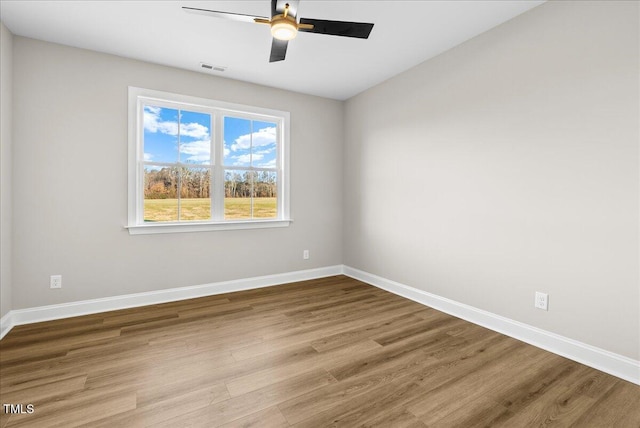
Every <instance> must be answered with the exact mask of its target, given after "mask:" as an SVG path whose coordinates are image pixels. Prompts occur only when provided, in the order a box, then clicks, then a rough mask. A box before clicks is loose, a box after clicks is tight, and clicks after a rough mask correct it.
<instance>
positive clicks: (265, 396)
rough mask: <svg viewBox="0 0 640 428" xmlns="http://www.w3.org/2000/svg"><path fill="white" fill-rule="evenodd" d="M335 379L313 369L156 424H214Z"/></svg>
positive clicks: (216, 424)
mask: <svg viewBox="0 0 640 428" xmlns="http://www.w3.org/2000/svg"><path fill="white" fill-rule="evenodd" d="M335 382H336V380H335V379H334V378H333V377H332V376H331V375H330V374H328V373H327V372H326V371H324V370H313V371H311V372H308V373H304V374H302V375H299V376H296V377H294V378H291V379H287V380H284V381H282V382H278V383H276V384H273V385H269V386H267V387H264V388H260V389H258V390H256V391H252V392H249V393H247V394H244V395H242V396H240V397H231V398H229V399H228V400H226V401H223V402H221V403H216V404H212V405H211V406H207V407H205V408H203V409H199V410H196V411H194V412H190V413H187V414H185V415H181V416H179V417H177V418H175V419H169V420H167V421H165V422H163V423H162V424H159V425H158V426H167V427H175V426H177V425H180V426H187V427H188V426H193V427H204V426H210V427H217V426H220V425H224V424H226V423H228V422H231V421H235V420H237V419H240V418H243V417H245V416H248V415H251V414H253V413H255V412H256V411H259V410H264V409H267V408H269V407H272V406H274V405H277V404H279V403H281V402H283V401H286V400H287V399H290V398H291V397H295V396H298V395H300V394H304V393H306V392H308V391H312V390H314V389H317V388H321V387H322V386H325V385H328V384H331V383H335Z"/></svg>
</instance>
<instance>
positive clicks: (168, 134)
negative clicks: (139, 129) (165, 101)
mask: <svg viewBox="0 0 640 428" xmlns="http://www.w3.org/2000/svg"><path fill="white" fill-rule="evenodd" d="M143 148H144V161H145V162H177V161H178V110H174V109H170V108H161V107H154V106H145V107H144V136H143Z"/></svg>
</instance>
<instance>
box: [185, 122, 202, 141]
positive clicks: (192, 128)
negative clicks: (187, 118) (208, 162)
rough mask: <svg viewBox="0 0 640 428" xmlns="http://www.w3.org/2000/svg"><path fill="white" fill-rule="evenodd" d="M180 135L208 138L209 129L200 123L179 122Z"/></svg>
mask: <svg viewBox="0 0 640 428" xmlns="http://www.w3.org/2000/svg"><path fill="white" fill-rule="evenodd" d="M180 135H184V136H186V137H193V138H202V139H208V138H209V129H208V128H207V127H206V126H204V125H200V124H199V123H195V122H192V123H181V124H180Z"/></svg>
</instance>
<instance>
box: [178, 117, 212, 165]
mask: <svg viewBox="0 0 640 428" xmlns="http://www.w3.org/2000/svg"><path fill="white" fill-rule="evenodd" d="M180 162H183V163H189V164H191V163H193V164H201V165H202V164H210V163H211V115H209V114H206V113H197V112H193V111H185V110H181V111H180Z"/></svg>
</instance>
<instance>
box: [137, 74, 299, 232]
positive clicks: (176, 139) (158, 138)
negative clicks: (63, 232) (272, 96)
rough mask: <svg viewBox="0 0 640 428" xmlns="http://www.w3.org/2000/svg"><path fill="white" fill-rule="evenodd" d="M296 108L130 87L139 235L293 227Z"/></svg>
mask: <svg viewBox="0 0 640 428" xmlns="http://www.w3.org/2000/svg"><path fill="white" fill-rule="evenodd" d="M288 127H289V113H287V112H282V111H276V110H267V109H262V108H257V107H249V106H243V105H236V104H229V103H223V102H219V101H213V100H208V99H203V98H196V97H188V96H182V95H177V94H170V93H165V92H159V91H152V90H147V89H140V88H133V87H130V88H129V224H128V229H129V232H130V233H132V234H138V233H166V232H186V231H189V232H191V231H199V230H216V229H240V228H242V229H244V228H259V227H281V226H287V225H288V224H289V222H290V219H289V201H288V194H289V190H288V152H287V149H288V134H289V132H288V130H289V128H288Z"/></svg>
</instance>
